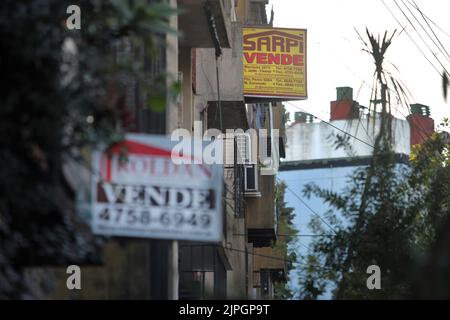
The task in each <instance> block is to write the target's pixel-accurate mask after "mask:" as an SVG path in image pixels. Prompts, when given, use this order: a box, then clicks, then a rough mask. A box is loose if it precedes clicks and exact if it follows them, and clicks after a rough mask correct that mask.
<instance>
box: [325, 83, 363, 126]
mask: <svg viewBox="0 0 450 320" xmlns="http://www.w3.org/2000/svg"><path fill="white" fill-rule="evenodd" d="M358 118H359V104H358V102H356V101H353V89H352V88H350V87H338V88H336V101H331V103H330V121H334V120H350V119H358Z"/></svg>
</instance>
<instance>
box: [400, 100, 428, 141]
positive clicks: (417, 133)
mask: <svg viewBox="0 0 450 320" xmlns="http://www.w3.org/2000/svg"><path fill="white" fill-rule="evenodd" d="M410 106H411V114H410V115H409V116H407V117H406V119H407V120H408V122H409V129H410V133H411V140H410V144H411V146H413V145H415V144H420V143H422V142H423V141H424V140H426V139H427V138H429V137H430V136H431V135H432V134H433V132H434V120H433V119H432V118H430V107H429V106H425V105H423V104H420V103H415V104H411V105H410Z"/></svg>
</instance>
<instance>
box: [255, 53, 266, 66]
mask: <svg viewBox="0 0 450 320" xmlns="http://www.w3.org/2000/svg"><path fill="white" fill-rule="evenodd" d="M256 62H257V63H258V64H267V53H258V59H257V60H256Z"/></svg>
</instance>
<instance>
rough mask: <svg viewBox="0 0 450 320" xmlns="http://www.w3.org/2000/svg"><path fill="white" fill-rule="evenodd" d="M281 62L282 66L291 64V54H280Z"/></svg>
mask: <svg viewBox="0 0 450 320" xmlns="http://www.w3.org/2000/svg"><path fill="white" fill-rule="evenodd" d="M281 64H282V65H284V66H285V65H289V64H292V56H291V55H290V54H282V55H281Z"/></svg>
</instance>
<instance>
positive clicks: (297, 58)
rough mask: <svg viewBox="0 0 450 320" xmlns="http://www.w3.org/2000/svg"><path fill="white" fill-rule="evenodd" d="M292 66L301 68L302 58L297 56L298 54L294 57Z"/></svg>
mask: <svg viewBox="0 0 450 320" xmlns="http://www.w3.org/2000/svg"><path fill="white" fill-rule="evenodd" d="M293 64H294V65H295V66H302V65H303V56H301V55H298V54H296V55H294V61H293Z"/></svg>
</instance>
